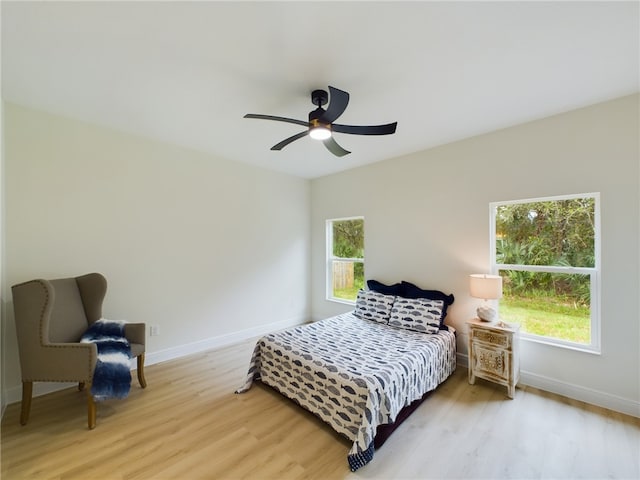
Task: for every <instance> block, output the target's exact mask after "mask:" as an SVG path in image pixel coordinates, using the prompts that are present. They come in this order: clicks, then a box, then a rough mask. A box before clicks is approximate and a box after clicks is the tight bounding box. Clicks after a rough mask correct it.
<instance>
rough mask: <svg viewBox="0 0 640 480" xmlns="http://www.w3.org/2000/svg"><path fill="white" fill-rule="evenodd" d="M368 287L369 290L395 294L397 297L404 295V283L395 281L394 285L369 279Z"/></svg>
mask: <svg viewBox="0 0 640 480" xmlns="http://www.w3.org/2000/svg"><path fill="white" fill-rule="evenodd" d="M367 287H369V290H374V291H376V292H378V293H383V294H385V295H395V296H396V297H402V296H403V295H402V293H403V292H402V284H400V283H394V284H393V285H385V284H384V283H380V282H379V281H377V280H367Z"/></svg>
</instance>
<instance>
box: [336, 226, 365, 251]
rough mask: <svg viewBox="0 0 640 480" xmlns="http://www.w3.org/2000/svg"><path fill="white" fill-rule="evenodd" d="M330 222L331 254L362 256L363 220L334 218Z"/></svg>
mask: <svg viewBox="0 0 640 480" xmlns="http://www.w3.org/2000/svg"><path fill="white" fill-rule="evenodd" d="M332 224H333V225H332V229H333V231H332V233H333V256H334V257H340V258H364V220H363V219H361V218H360V219H353V220H335V221H333V222H332Z"/></svg>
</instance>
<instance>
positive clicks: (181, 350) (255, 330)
mask: <svg viewBox="0 0 640 480" xmlns="http://www.w3.org/2000/svg"><path fill="white" fill-rule="evenodd" d="M306 321H307V319H306V318H296V319H289V320H284V321H280V322H273V323H268V324H266V325H258V326H256V327H252V328H247V329H245V330H240V331H238V332H233V333H227V334H224V335H219V336H217V337H211V338H207V339H204V340H199V341H197V342H193V343H188V344H185V345H179V346H177V347H172V348H167V349H165V350H160V351H158V352H150V353H147V354H146V355H145V362H144V364H145V365H153V364H155V363H160V362H166V361H167V360H174V359H176V358H180V357H185V356H187V355H192V354H194V353H199V352H202V351H205V350H211V349H215V348H221V347H226V346H229V345H233V344H236V343H240V342H242V341H244V340H249V339H251V338H254V337H258V336H260V335H265V334H267V333H269V332H273V331H276V330H280V329H283V328H287V327H292V326H294V325H300V324H302V323H305V322H306ZM247 361H248V360H247ZM131 367H132V369H133V368H135V360H132V362H131ZM76 385H77V383H69V382H34V384H33V396H34V397H39V396H40V395H46V394H47V393H52V392H57V391H58V390H63V389H65V388H69V387H74V386H76ZM4 394H5V401H6V403H5V404H4V407H5V408H6V406H7V405H8V404H11V403H15V402H19V401H21V399H22V385H16V386H14V387H11V388H8V389H7V390H6V391H5V392H4ZM2 413H3V414H4V411H3V412H2Z"/></svg>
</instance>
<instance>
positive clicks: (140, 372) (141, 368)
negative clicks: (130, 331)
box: [138, 353, 147, 388]
mask: <svg viewBox="0 0 640 480" xmlns="http://www.w3.org/2000/svg"><path fill="white" fill-rule="evenodd" d="M138 383H140V386H141V387H142V388H146V387H147V380H146V379H145V378H144V353H141V354H140V355H138Z"/></svg>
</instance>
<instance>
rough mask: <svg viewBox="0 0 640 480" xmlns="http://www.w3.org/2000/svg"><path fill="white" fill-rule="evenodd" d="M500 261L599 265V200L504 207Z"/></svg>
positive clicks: (500, 222) (498, 222) (498, 242)
mask: <svg viewBox="0 0 640 480" xmlns="http://www.w3.org/2000/svg"><path fill="white" fill-rule="evenodd" d="M496 262H497V263H499V264H500V263H501V264H511V265H555V266H572V267H594V266H595V198H593V197H584V198H575V199H569V200H552V201H540V202H531V203H513V204H510V205H500V206H498V207H497V212H496Z"/></svg>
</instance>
